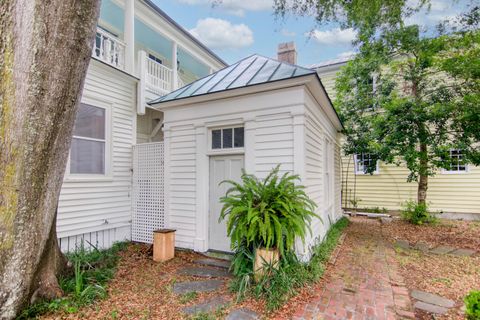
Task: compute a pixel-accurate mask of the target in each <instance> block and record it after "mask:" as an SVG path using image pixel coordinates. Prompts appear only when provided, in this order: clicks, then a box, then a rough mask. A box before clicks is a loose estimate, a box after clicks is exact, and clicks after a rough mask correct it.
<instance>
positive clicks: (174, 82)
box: [172, 41, 178, 91]
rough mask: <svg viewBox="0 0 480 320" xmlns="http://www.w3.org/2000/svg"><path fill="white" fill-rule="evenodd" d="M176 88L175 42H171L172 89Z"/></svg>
mask: <svg viewBox="0 0 480 320" xmlns="http://www.w3.org/2000/svg"><path fill="white" fill-rule="evenodd" d="M177 89H178V66H177V43H176V42H175V41H173V43H172V91H174V90H177Z"/></svg>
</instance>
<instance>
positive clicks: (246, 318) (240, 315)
mask: <svg viewBox="0 0 480 320" xmlns="http://www.w3.org/2000/svg"><path fill="white" fill-rule="evenodd" d="M257 319H260V317H259V316H258V314H257V313H256V312H254V311H252V310H250V309H246V308H242V309H237V310H233V311H232V312H230V314H229V315H228V316H227V318H226V320H257Z"/></svg>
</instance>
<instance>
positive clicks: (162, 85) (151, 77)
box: [145, 58, 173, 96]
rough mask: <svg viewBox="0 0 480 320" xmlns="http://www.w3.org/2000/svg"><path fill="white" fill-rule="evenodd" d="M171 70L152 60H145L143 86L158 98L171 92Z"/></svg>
mask: <svg viewBox="0 0 480 320" xmlns="http://www.w3.org/2000/svg"><path fill="white" fill-rule="evenodd" d="M172 79H173V70H172V69H170V68H168V67H165V66H164V65H163V64H160V63H158V62H156V61H154V60H152V59H149V58H146V77H145V85H146V87H147V89H148V90H150V91H152V92H153V93H156V94H158V95H160V96H163V95H166V94H167V93H169V92H170V91H172Z"/></svg>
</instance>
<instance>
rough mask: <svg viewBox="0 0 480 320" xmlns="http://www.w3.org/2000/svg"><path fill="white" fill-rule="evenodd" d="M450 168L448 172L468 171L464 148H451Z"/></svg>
mask: <svg viewBox="0 0 480 320" xmlns="http://www.w3.org/2000/svg"><path fill="white" fill-rule="evenodd" d="M449 153H450V168H449V169H448V170H445V171H446V172H450V173H455V172H466V171H467V165H466V164H465V160H464V154H463V152H462V150H459V149H450V152H449Z"/></svg>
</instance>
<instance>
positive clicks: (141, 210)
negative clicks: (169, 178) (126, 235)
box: [132, 142, 165, 243]
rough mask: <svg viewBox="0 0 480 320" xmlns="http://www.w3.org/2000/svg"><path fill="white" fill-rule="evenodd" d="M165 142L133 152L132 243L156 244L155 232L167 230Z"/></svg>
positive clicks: (140, 146)
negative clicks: (154, 242) (154, 239)
mask: <svg viewBox="0 0 480 320" xmlns="http://www.w3.org/2000/svg"><path fill="white" fill-rule="evenodd" d="M163 150H164V148H163V142H156V143H143V144H138V145H136V146H134V148H133V192H132V193H133V196H132V201H133V203H132V209H133V210H132V212H133V214H132V240H133V241H138V242H144V243H152V242H153V231H154V230H157V229H160V228H164V227H165V210H164V189H163V188H164V151H163Z"/></svg>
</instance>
